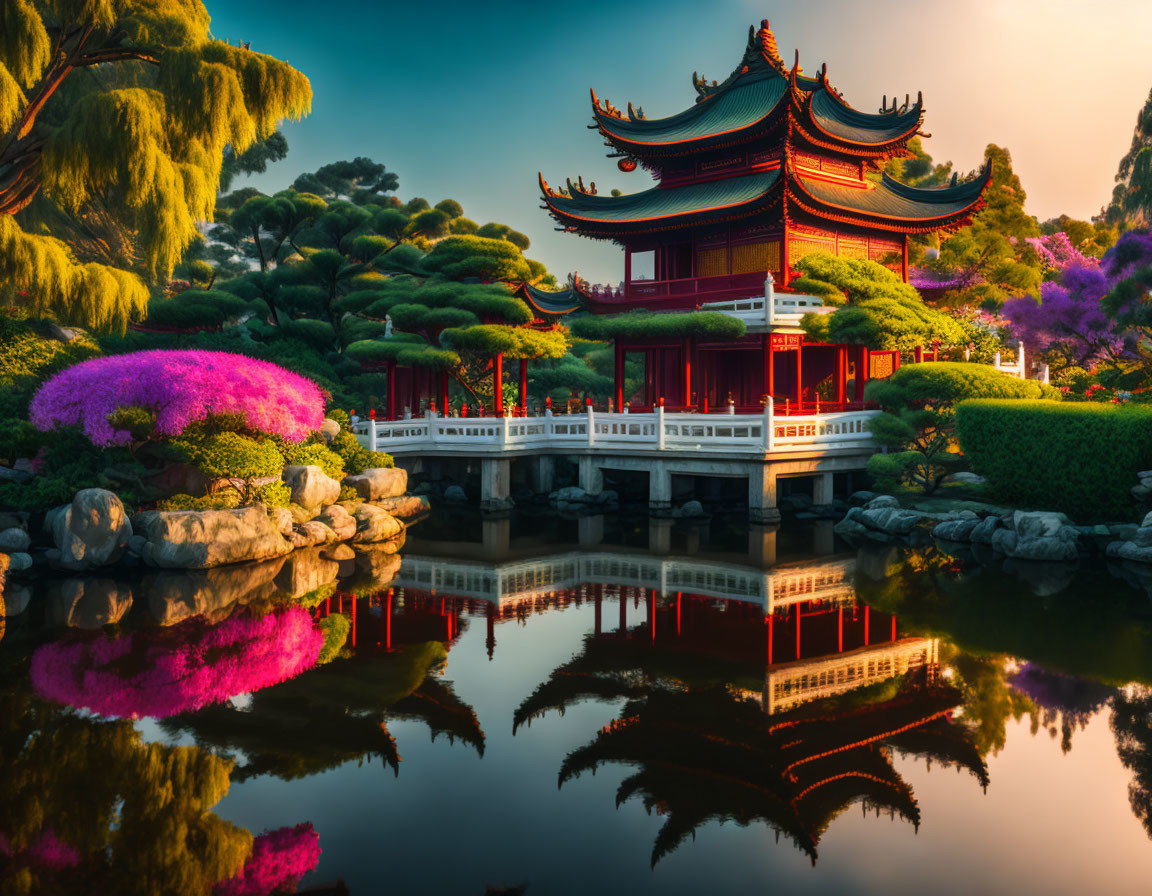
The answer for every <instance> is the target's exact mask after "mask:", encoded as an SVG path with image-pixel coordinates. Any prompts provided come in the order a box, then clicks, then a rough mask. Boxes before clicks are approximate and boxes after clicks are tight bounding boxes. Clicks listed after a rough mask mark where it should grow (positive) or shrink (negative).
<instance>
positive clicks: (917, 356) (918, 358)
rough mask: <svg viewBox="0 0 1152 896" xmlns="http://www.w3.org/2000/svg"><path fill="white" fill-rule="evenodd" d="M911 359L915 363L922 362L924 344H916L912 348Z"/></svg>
mask: <svg viewBox="0 0 1152 896" xmlns="http://www.w3.org/2000/svg"><path fill="white" fill-rule="evenodd" d="M912 360H913V361H914V362H915V363H917V364H923V363H924V346H922V345H918V346H916V348H914V349H912Z"/></svg>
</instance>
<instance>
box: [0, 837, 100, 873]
mask: <svg viewBox="0 0 1152 896" xmlns="http://www.w3.org/2000/svg"><path fill="white" fill-rule="evenodd" d="M0 855H2V856H4V857H5V858H6V859H8V860H9V861H10V862H13V863H14V864H17V865H19V864H28V865H31V866H32V867H34V868H43V869H48V870H52V871H59V870H61V869H63V868H72V867H75V866H76V865H79V864H80V853H78V852H77V851H76V850H74V849H73V848H72V847H71V846H69V845H68V844H67V843H65V842H64V841H63V840H61V839H60V838H59V837H58V836H56V832H55V831H53V830H52V829H51V828H47V829H45V830H43V831H41V833H40V836H39V837H37V838H36V839H35V840H34V841H32V843H30V844H29V846H28V847H27V848H26V849H21V850H17V849H13V848H12V844H11V843H10V842H9V840H8V838H7V837H5V836H4V835H3V834H0Z"/></svg>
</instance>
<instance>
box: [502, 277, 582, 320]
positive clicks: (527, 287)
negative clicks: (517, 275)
mask: <svg viewBox="0 0 1152 896" xmlns="http://www.w3.org/2000/svg"><path fill="white" fill-rule="evenodd" d="M517 292H518V293H519V295H520V297H521V298H523V299H524V301H525V302H527V303H528V305H529V307H531V308H532V310H533V311H536V312H537V313H539V314H548V315H552V316H557V317H559V316H563V315H565V314H571V313H572V312H573V311H577V310H579V309H580V308H583V307H584V300H583V297H582V296H581V295H580V293H578V292H576V291H575V290H574V289H572V287H571V286H567V287H565V288H564V289H557V290H554V291H553V290H549V289H540V288H539V287H536V286H533V285H532V284H531V283H525V284H523V286H522V288H521V289H520V290H518V291H517Z"/></svg>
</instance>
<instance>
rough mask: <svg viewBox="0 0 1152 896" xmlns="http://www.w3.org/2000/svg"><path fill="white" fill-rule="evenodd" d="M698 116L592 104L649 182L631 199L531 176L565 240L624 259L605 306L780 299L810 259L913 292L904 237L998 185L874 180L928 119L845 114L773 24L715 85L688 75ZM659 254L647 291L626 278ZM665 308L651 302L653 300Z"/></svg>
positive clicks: (610, 138)
mask: <svg viewBox="0 0 1152 896" xmlns="http://www.w3.org/2000/svg"><path fill="white" fill-rule="evenodd" d="M692 81H693V84H694V86H695V89H696V93H697V97H696V102H695V103H694V104H693V105H692V106H691V107H690V108H688V109H686V110H684V111H683V112H680V113H678V114H676V115H672V116H670V117H668V118H652V119H650V118H647V117H645V115H644V111H643V109H642V108H634V107H633V105H632V104H631V103H628V104H627V109H626V111H623V112H622V111H621V110H620V109H619V108H617V107H616V106H614V105H613V104H612V103H610V102H608V101H606V100H601V99H599V98H598V97H597V96H596V92H595V90H593V91H592V115H593V123H592V125H590V127H592V128H594V129H596V130H597V131H599V133H600V134H601V136H602V137H603V138H604V140H605V143H606V144H607V146H608V147H609V148H610V149H611V150H612V151H611V153H610V155H611V156H613V157H616V158H618V161H617V166H618V167H619V169H620V170H621V171H624V172H630V171H634V170H636V169H637V168H638V167H642V168H644V169H645V170H647V171H648V172H650V173H651V174H652V176H653V177H654V178H655V179H656V181H657V183H656V185H655V186H653V187H652V188H651V189H647V190H643V191H641V192H638V193H631V194H627V195H620V196H612V195H605V194H601V193H598V192H597V191H596V188H595V185H594V184H590V185H588V186H585V185H584V183H583V180H582V179H577V180H576V181H575V182H573V181H572V180H568V181H567V186H566V187H565V188H563V189H554V188H552V187H550V186H549V185H548V183H547V182H546V181H545V180H544V178H543V175H541V176H540V187H541V191H542V193H543V198H544V203H545V207H546V208H547V210H548V211H549V213H550V214H551V215H552V217H553V218H555V220H556V221H557V222H558V223H559V225H560V227H561V228H562V229H563V230H565V231H567V232H570V233H578V234H580V235H581V236H586V237H590V238H592V239H600V240H611V241H613V242H615V243H617V244H618V245H620V246H622V247H623V248H624V253H625V254H624V259H625V261H624V284H623V289H622V294H612V295H609V296H604V295H601V296H596V295H590V296H589V298H591V299H592V300H593V304H594V305H595V304H602V303H604V300H605V299H607V300H608V301H610V302H611V304H612V305H613V307H615V308H621V307H629V306H631V307H636V306H638V305H643V306H644V307H646V308H647V309H649V310H653V309H655V308H657V307H659V308H691V307H694V306H696V305H699V304H701V303H705V302H713V301H717V300H724V299H732V298H741V297H747V296H748V295H749V291H752V292H756V291H758V290H759V289H760V288H761V287H762V285H763V283H764V279H765V274H766V273H771V274H772V275H773V278H774V280H775V281H776V283H777V284H778V286H779V287H781V288H782V289H784V290H785V291H787V289H788V285H789V282H790V281H791V280H792V279H793V278H794V277H795V276H796V271H795V265H796V263H797V262H798V261H799V260H800V259H802V258H803V257H804V256H805V255H808V254H809V253H812V252H828V253H831V254H833V255H837V256H840V257H844V258H863V259H871V260H873V261H877V262H880V263H881V264H884V265H887V266H889V267H891V268H892V269H893V270H895V271H898V272H899V273H900V274H901V276H902V277H903V278H904V279H905V280H907V274H908V237H909V236H910V235H911V234H921V233H931V232H950V231H953V230H955V229H956V228H958V227H961V226H963V225H964V224H967V223H968V222H969V221H970V219H971V216H972V214H973V213H975V212H976V211H977V210H978V209H979V208H980V207H981V205H982V200H981V196H982V193H983V191H984V189H985V187H986V186H987V185H988V182H989V180H990V178H991V174H992V172H991V167H990V166H988V165H986V166H985V167H984V169H983V170H981V171H980V172H979V173H978V174H977V175H976V176H975V177H973V178H971V179H969V180H966V181H963V182H960V181H958V180H957V179H956V178H955V177H954V178H953V180H952V183H951V184H950V185H948V186H945V187H942V188H927V189H926V188H918V187H911V186H908V185H906V184H903V183H900V182H899V181H897V180H895V179H894V178H892V177H890V176H889V175H888V174H886V173H885V172H884V171H883V168H884V166H885V163H886V162H888V161H889V160H890V159H893V158H900V157H906V156H909V155H910V154H911V153H910V152H909V150H908V142H909V141H910V140H911V139H912V138H913V137H915V136H917V135H918V134H920V133H921V131H920V127H921V125H922V123H923V120H924V107H923V102H922V99H921V97H920V96H917V98H916V101H915V102H914V103H913V102H911V99H910V97H906V98H905V100H904V102H902V103H901V102H899V101H897V100H896V99H895V98H893V99H892V101H891V103H889V101H888V99H887V97H885V98H884V101H883V103H882V105H881V107H880V109H879V111H878V112H875V113H869V112H863V111H860V110H858V109H855V108H853V107H852V106H850V105H849V104H848V103H847V102H846V101H845V100H844V99H843V97H842V96H841V94H840V91H838V90H837V89H836V88H835V87H833V86H832V84H831V83H830V82H829V80H828V74H827V66H821V68H820V70H819V71H818V72H817V73H816V74H815V75H814V76H810V75H807V74H805V73H804V72H803V71H802V70H801V68H800V64H799V54H797V57H796V61H795V62H794V64H793V65H792V67H791V68H789V67H788V66H787V65H785V63H784V61H783V60H782V59H781V58H780V54H779V52H778V50H777V46H776V38H775V37H774V35H773V33H772V30H771V28H770V27H769V25H768V22H767V20H765V21H763V22H762V23H761V25H760V28H759V29H758V30H757V29H755V28H754V27H753V28H749V34H748V45H747V48H746V49H745V51H744V56H743V58H742V59H741V60H740V63H739V65H737V66H736V69H735V70H734V71H733V72H732V74H731V75H729V76H728V78H726V79H725V80H724V81H723V82H720V83H717V82H716V81H712V82H708V81H707V80H706V79H704V78H701V77H698V76H697V75H695V74H693V77H692ZM640 252H651V253H653V264H652V268H653V272H654V277H653V279H650V280H648V279H646V280H639V279H637V280H634V279H633V278H632V256H633V255H634V254H636V253H640ZM654 299H656V300H658V304H657V302H654V301H653V300H654Z"/></svg>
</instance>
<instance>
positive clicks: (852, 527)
mask: <svg viewBox="0 0 1152 896" xmlns="http://www.w3.org/2000/svg"><path fill="white" fill-rule="evenodd" d="M832 531H833V532H835V533H836V534H837V535H867V534H868V527H867V526H865V525H864V524H863V523H858V522H857V521H856V520H854V519H850V518H848V517H845V518H844V519H842V520H840V522H838V523H837V524H836V525H835V526H833V527H832Z"/></svg>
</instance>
